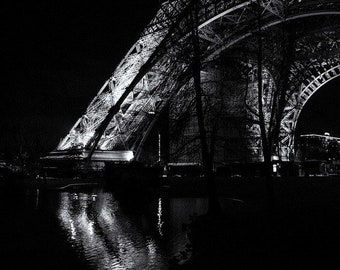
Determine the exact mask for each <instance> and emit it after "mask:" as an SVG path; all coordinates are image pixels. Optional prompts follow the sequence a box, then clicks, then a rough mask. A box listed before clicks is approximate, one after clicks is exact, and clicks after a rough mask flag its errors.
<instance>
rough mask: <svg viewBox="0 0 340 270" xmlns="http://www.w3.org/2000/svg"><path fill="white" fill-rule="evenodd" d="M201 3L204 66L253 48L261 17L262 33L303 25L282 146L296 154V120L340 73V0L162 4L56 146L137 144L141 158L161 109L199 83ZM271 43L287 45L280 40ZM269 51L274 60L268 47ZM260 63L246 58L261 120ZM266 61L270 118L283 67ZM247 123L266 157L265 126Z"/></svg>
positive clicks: (285, 153) (178, 0)
mask: <svg viewBox="0 0 340 270" xmlns="http://www.w3.org/2000/svg"><path fill="white" fill-rule="evenodd" d="M194 8H198V9H197V10H198V13H197V14H198V26H197V27H198V31H199V37H200V49H201V61H202V63H203V65H202V66H203V70H202V72H204V69H205V67H206V66H207V65H211V63H212V62H214V61H218V59H220V58H221V55H227V54H228V52H229V53H230V52H233V51H235V50H237V51H242V49H245V50H246V51H249V48H250V47H251V44H252V43H254V40H256V36H257V35H258V34H259V29H258V21H259V18H260V21H261V25H262V31H263V33H264V34H267V35H268V34H270V33H271V31H272V30H273V29H276V30H274V31H277V29H279V28H280V27H282V26H284V25H290V29H291V28H292V27H291V26H292V25H294V27H293V28H294V29H295V26H296V28H297V29H298V30H296V32H298V33H300V35H301V37H299V38H297V39H296V40H297V42H296V44H297V46H296V47H295V49H294V50H295V53H294V57H293V61H291V64H290V68H289V76H288V79H289V81H288V82H287V84H286V87H287V89H289V91H287V99H286V100H287V102H286V104H285V109H284V113H283V114H282V115H281V116H280V119H279V121H280V122H281V128H280V136H279V138H280V141H279V146H280V152H281V156H282V157H283V159H289V156H290V155H291V154H292V153H294V147H293V146H294V131H295V126H296V122H297V119H298V117H299V114H300V112H301V110H302V108H303V106H304V104H305V103H306V102H307V100H308V98H309V97H310V96H311V95H312V94H313V93H314V92H315V91H317V90H318V89H319V88H320V87H321V86H322V85H323V84H324V83H326V82H328V81H329V80H331V79H333V78H335V77H336V76H339V75H340V53H339V48H340V44H339V43H340V38H339V32H338V30H339V28H338V27H339V25H340V23H339V22H340V2H339V1H337V0H319V1H313V0H289V1H288V0H287V1H282V0H250V1H244V0H234V1H225V0H199V1H191V0H174V1H165V2H163V3H162V4H161V6H160V9H159V11H158V12H157V14H156V16H155V17H154V19H153V20H152V21H151V22H150V23H149V25H148V26H147V27H146V28H145V30H144V31H143V32H142V33H141V35H140V38H139V39H138V41H137V42H136V43H135V44H134V45H133V46H132V47H131V49H130V50H129V51H128V53H127V54H126V56H125V57H124V58H123V60H122V61H121V62H120V64H119V65H118V66H117V68H116V69H115V71H114V72H113V74H112V76H111V77H110V78H109V79H108V80H107V81H106V82H105V83H104V85H103V86H102V88H101V89H100V91H99V92H98V94H97V95H96V97H95V98H94V99H93V100H92V102H91V103H90V105H89V106H88V107H87V110H86V112H85V113H84V114H83V115H82V116H81V117H80V118H79V120H78V121H77V122H76V123H75V125H74V126H73V128H72V129H71V131H70V132H69V134H67V136H66V137H65V138H64V139H63V140H62V141H61V142H60V144H59V145H58V147H57V149H56V150H57V152H58V151H59V152H68V151H69V152H72V150H75V149H80V150H88V151H90V152H89V155H92V153H93V151H94V150H96V151H97V150H98V151H99V150H103V151H108V150H132V151H134V153H135V157H138V156H139V153H140V151H141V148H142V146H143V143H144V141H145V138H146V137H147V136H148V134H149V133H150V130H151V129H152V127H153V125H154V123H155V122H156V121H157V118H158V116H159V114H160V113H161V112H162V111H163V110H164V108H165V107H166V106H167V104H168V103H169V102H170V101H171V100H174V99H175V98H176V97H178V95H181V93H184V92H185V91H189V92H190V89H191V88H192V75H191V63H192V55H193V53H192V43H191V31H192V28H193V27H194V26H193V23H192V16H193V10H194ZM311 22H314V23H311ZM294 31H295V30H294ZM315 37H317V38H315ZM310 38H312V40H309V39H310ZM316 40H318V42H316ZM268 44H269V45H268V46H269V47H274V48H279V47H280V44H279V43H278V42H277V41H275V40H274V39H272V40H270V41H268ZM240 55H242V53H240ZM264 56H265V57H267V59H270V58H271V56H270V55H269V54H267V55H266V52H264ZM253 62H254V57H247V56H244V55H242V57H241V56H240V63H243V64H244V65H245V66H246V67H247V68H248V69H246V70H247V76H248V88H247V93H246V100H245V104H246V105H247V106H245V108H246V110H247V114H248V116H249V118H253V119H254V118H256V117H255V116H254V112H255V111H256V108H257V104H256V92H257V91H256V88H257V81H256V76H254V75H253V74H255V70H256V63H255V64H252V63H253ZM205 63H209V64H207V65H205ZM264 66H265V69H264V71H263V73H264V80H266V83H265V84H264V85H265V87H266V89H265V96H264V101H265V100H267V102H265V104H266V106H265V108H264V112H265V119H270V116H271V114H272V113H273V110H272V107H271V106H272V102H271V100H272V99H273V95H274V93H275V88H276V87H277V82H276V78H277V76H276V74H277V73H279V72H280V71H279V69H278V68H277V66H275V63H270V61H267V62H266V61H264ZM176 100H178V99H176ZM242 105H244V104H242ZM184 106H186V102H185V101H184V100H183V102H181V101H179V104H177V107H178V111H181V108H182V107H184ZM230 106H231V107H232V105H230ZM268 121H269V120H268ZM247 128H248V131H249V132H248V134H250V135H249V137H250V138H252V139H251V140H250V141H251V142H250V148H251V149H257V154H258V155H261V153H260V152H261V151H260V150H259V149H260V148H261V144H260V142H259V138H260V136H259V129H258V126H257V125H256V124H254V123H253V124H251V123H248V124H247ZM91 149H92V150H91Z"/></svg>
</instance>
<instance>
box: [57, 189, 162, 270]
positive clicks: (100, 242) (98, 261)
mask: <svg viewBox="0 0 340 270" xmlns="http://www.w3.org/2000/svg"><path fill="white" fill-rule="evenodd" d="M93 198H95V200H93ZM58 218H59V221H60V224H61V227H62V228H63V229H64V230H65V231H66V233H67V235H68V241H69V242H70V244H71V245H72V246H74V247H75V248H76V250H77V251H78V252H81V253H82V256H85V258H86V260H87V261H89V263H90V265H92V266H94V267H95V268H98V269H128V268H130V269H131V268H133V269H146V268H147V267H149V266H150V267H151V266H152V267H158V266H160V265H163V259H162V257H161V254H160V253H159V252H157V246H156V244H155V241H154V240H153V239H152V238H151V237H145V235H143V234H142V232H141V231H140V230H139V228H137V227H136V226H135V224H134V221H133V220H130V219H129V218H128V217H127V216H125V215H123V214H122V213H120V208H119V205H118V202H117V201H116V200H115V199H114V198H113V197H112V194H110V193H99V194H98V195H97V196H92V195H88V194H84V193H79V194H76V193H74V194H71V193H66V192H64V193H61V194H60V208H59V211H58Z"/></svg>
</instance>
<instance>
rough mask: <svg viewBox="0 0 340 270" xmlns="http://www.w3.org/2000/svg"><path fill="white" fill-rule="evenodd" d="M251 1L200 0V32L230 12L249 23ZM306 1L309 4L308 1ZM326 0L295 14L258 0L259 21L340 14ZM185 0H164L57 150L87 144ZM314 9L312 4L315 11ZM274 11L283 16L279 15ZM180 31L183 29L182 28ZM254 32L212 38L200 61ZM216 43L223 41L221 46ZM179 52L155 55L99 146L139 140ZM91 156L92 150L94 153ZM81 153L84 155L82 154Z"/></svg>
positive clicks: (270, 0)
mask: <svg viewBox="0 0 340 270" xmlns="http://www.w3.org/2000/svg"><path fill="white" fill-rule="evenodd" d="M235 2H236V3H235ZM255 2H257V1H256V0H250V1H249V0H248V1H230V2H229V1H222V0H221V1H217V2H216V1H202V2H201V4H202V5H203V6H202V8H205V10H206V11H207V13H204V14H205V15H204V16H203V15H202V18H200V20H201V21H200V24H199V29H200V31H201V32H202V31H203V32H204V30H207V29H208V27H209V26H210V25H212V24H213V23H216V22H217V21H218V20H219V19H222V18H223V17H225V18H226V17H227V16H229V18H233V16H235V22H234V23H235V25H234V26H235V28H236V29H238V28H237V26H238V25H237V24H238V23H241V22H242V23H246V22H247V21H246V19H247V18H245V17H244V15H243V14H244V12H248V14H249V9H251V5H252V4H254V3H255ZM297 2H298V3H300V2H301V1H299V0H298V1H290V2H289V6H290V7H293V6H294V4H296V3H297ZM304 2H306V4H308V3H307V1H304ZM328 2H329V1H324V3H325V4H326V5H325V7H326V8H325V10H322V5H317V6H316V5H315V7H314V6H307V9H306V10H303V9H302V10H301V11H300V10H298V12H299V13H298V14H297V13H294V14H297V15H293V16H291V17H288V18H282V1H278V0H264V1H261V2H260V3H261V5H262V7H263V8H264V12H266V14H268V15H270V16H271V20H269V23H268V24H266V25H264V26H263V29H267V28H270V27H272V26H275V25H278V24H280V23H282V22H286V21H291V20H296V19H300V18H305V17H310V16H318V15H340V11H339V10H333V11H330V10H327V8H328V7H327V4H328ZM188 3H189V1H171V3H170V2H164V3H163V4H162V8H161V9H160V10H159V11H158V13H157V14H156V16H155V18H154V19H153V20H152V21H151V23H150V24H149V25H148V26H147V27H146V29H145V30H144V31H143V33H142V35H141V36H140V38H139V40H138V41H137V42H136V43H135V44H134V45H133V46H132V47H131V48H130V50H129V51H128V53H127V54H126V56H125V57H124V58H123V59H122V61H121V62H120V64H119V65H118V66H117V68H116V69H115V71H114V72H113V74H112V76H111V77H110V78H109V79H108V80H107V81H106V82H105V83H104V85H103V86H102V87H101V89H100V90H99V92H98V94H97V96H96V97H95V98H94V99H93V100H92V102H91V103H90V105H89V106H88V108H87V110H86V113H85V114H84V115H83V116H82V117H81V118H80V119H79V120H78V121H77V122H76V124H75V125H74V126H73V128H72V129H71V131H70V132H69V134H68V135H67V136H66V137H65V138H64V139H63V140H62V141H61V142H60V144H59V145H58V147H57V150H59V151H61V150H71V149H81V148H84V147H86V146H87V144H88V143H89V141H90V140H91V139H92V138H93V136H94V135H95V132H96V130H97V128H98V127H99V125H100V124H101V123H102V121H103V120H104V119H105V117H106V115H107V113H108V111H109V110H110V108H111V107H112V106H113V105H114V104H115V103H116V101H117V100H118V99H119V98H120V97H121V96H122V94H123V93H124V92H125V90H126V88H127V87H128V86H129V85H130V84H131V82H132V80H133V79H134V78H135V77H136V75H137V74H138V72H139V71H140V69H141V68H142V67H143V65H144V64H145V63H146V62H147V61H148V59H150V57H151V56H152V55H153V53H154V52H155V51H156V48H158V47H159V46H160V44H161V41H162V40H164V39H165V38H166V37H167V34H168V33H169V31H170V29H171V25H173V23H174V21H175V19H176V18H177V16H178V14H180V13H181V12H182V11H183V10H184V9H185V8H186V5H187V4H188ZM300 6H301V5H300V4H299V5H298V7H299V8H300ZM313 8H315V10H314V11H313ZM277 16H278V17H279V18H281V19H277V18H278V17H277ZM184 20H185V19H184ZM244 20H245V21H244ZM184 31H187V30H186V29H185V30H184ZM203 32H202V33H203ZM206 32H207V31H206ZM212 34H214V33H212ZM252 34H253V33H242V34H241V35H238V36H236V37H235V38H230V37H231V36H230V33H229V34H228V35H225V36H224V37H223V39H222V40H220V41H219V42H215V43H214V44H215V45H214V46H212V48H210V50H211V53H210V55H209V56H208V57H207V58H206V59H204V60H209V59H212V58H213V57H214V56H216V55H217V54H219V53H221V52H222V51H223V50H225V49H227V48H229V47H230V46H232V45H234V44H236V43H238V42H240V41H242V40H244V39H246V38H247V37H249V36H251V35H252ZM188 37H189V34H187V33H184V36H182V37H180V40H179V41H178V44H180V45H183V46H185V44H186V43H188V41H187V40H186V39H187V38H188ZM206 38H207V39H209V38H210V37H208V36H207V37H206ZM218 39H220V37H219V35H217V33H216V37H215V40H218ZM216 44H217V45H216ZM218 44H222V46H221V45H218ZM178 52H179V50H176V49H175V48H172V49H167V53H164V55H162V57H161V60H159V62H158V63H156V64H155V65H154V66H153V67H152V68H151V69H150V70H149V71H148V72H147V74H146V75H145V76H144V77H143V79H142V80H141V81H140V82H139V83H138V84H137V86H136V87H135V88H134V90H133V93H131V94H130V95H129V96H128V98H127V99H126V100H125V102H124V103H123V105H122V108H123V107H124V110H121V111H120V112H119V115H118V114H117V116H116V117H114V118H113V120H112V121H111V123H110V124H109V126H108V127H107V129H106V131H105V133H104V135H103V136H102V138H101V139H100V141H99V144H98V149H101V150H105V151H109V150H114V149H121V148H122V147H120V148H115V147H117V146H124V149H129V150H135V149H136V148H133V147H132V146H134V147H135V144H134V142H135V141H136V140H138V139H139V137H140V134H147V132H146V130H147V125H148V123H149V124H150V123H152V121H153V119H155V118H154V117H156V115H157V112H158V111H160V110H161V109H162V106H159V107H157V106H156V104H159V101H161V102H163V103H166V101H167V99H168V98H169V96H170V93H171V91H174V89H175V83H176V79H177V77H176V76H177V74H175V72H180V71H179V70H178V69H176V65H177V64H176V61H174V58H176V57H177V54H178ZM176 60H177V59H176ZM182 72H183V71H182ZM174 74H175V75H174ZM159 86H162V88H161V89H159V88H158V87H159ZM151 93H152V94H151ZM150 119H151V120H150ZM159 148H160V147H159ZM95 155H96V153H95V154H94V156H95ZM159 156H160V153H159ZM80 158H83V156H81V157H80ZM96 158H97V159H100V158H102V159H103V158H104V156H103V155H102V154H101V153H97V157H96ZM105 158H106V157H105ZM112 158H113V159H115V158H116V159H117V160H124V161H131V160H132V159H133V158H134V155H133V152H131V153H128V154H127V155H121V156H120V157H118V156H117V155H116V156H113V157H112Z"/></svg>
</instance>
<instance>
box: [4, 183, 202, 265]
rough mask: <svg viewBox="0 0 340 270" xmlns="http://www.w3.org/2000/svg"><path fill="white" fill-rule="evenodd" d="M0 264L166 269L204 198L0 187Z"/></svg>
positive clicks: (181, 245)
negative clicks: (12, 190) (151, 196)
mask: <svg viewBox="0 0 340 270" xmlns="http://www.w3.org/2000/svg"><path fill="white" fill-rule="evenodd" d="M0 195H1V196H0V215H1V225H0V258H1V261H0V269H28V268H34V269H167V268H168V265H169V260H170V259H171V258H173V257H174V256H176V255H178V254H179V253H180V252H181V251H183V250H184V249H185V246H186V244H187V243H188V240H187V238H186V231H185V230H183V223H189V222H190V216H192V215H195V214H202V213H205V212H206V208H207V200H206V199H204V198H164V197H163V198H162V197H154V198H150V197H147V196H136V195H130V196H120V197H117V196H115V195H113V194H112V193H110V192H105V191H103V190H101V189H98V190H91V191H87V192H84V191H79V192H55V191H54V192H51V191H43V190H39V189H37V190H25V191H21V192H18V191H16V192H5V191H3V190H1V191H0Z"/></svg>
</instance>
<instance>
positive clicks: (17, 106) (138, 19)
mask: <svg viewBox="0 0 340 270" xmlns="http://www.w3.org/2000/svg"><path fill="white" fill-rule="evenodd" d="M27 2H28V1H26V3H14V1H13V3H11V2H10V1H7V2H6V4H5V5H3V6H2V8H1V11H0V12H1V14H0V15H1V16H0V17H1V33H2V37H1V40H2V46H1V62H2V66H3V67H4V71H3V72H2V76H1V78H2V83H1V92H0V112H1V119H0V130H1V132H0V152H2V151H8V149H13V148H17V147H18V144H25V145H28V146H27V148H29V147H31V146H30V145H34V147H37V148H38V150H39V151H49V150H52V149H53V148H54V147H56V145H57V144H58V141H59V139H60V138H61V137H64V136H65V135H66V134H67V132H68V131H69V130H70V129H71V127H72V126H73V124H74V123H75V121H76V120H77V119H78V118H79V117H80V116H81V114H82V113H83V112H84V111H85V109H86V107H87V105H88V104H89V102H90V101H91V100H92V98H93V97H94V96H95V94H96V93H97V92H98V90H99V89H100V87H101V86H102V84H103V83H104V81H105V80H106V79H107V78H108V77H109V76H110V75H111V73H112V72H113V71H114V68H115V67H116V65H117V64H118V63H119V62H120V60H121V59H122V57H123V56H124V55H125V53H126V52H127V51H128V50H129V48H130V47H131V46H132V45H133V43H134V42H135V41H136V40H137V38H138V36H139V34H140V32H141V31H142V30H143V28H144V27H145V26H146V25H147V23H148V22H149V21H150V20H151V19H152V17H153V16H154V14H155V13H156V11H157V6H158V3H159V0H147V1H141V0H124V1H110V3H109V4H108V3H104V2H101V1H90V2H89V3H86V1H82V2H78V3H77V4H76V3H75V2H73V4H70V1H29V2H30V3H27ZM339 85H340V80H339V79H338V80H336V81H334V82H333V83H330V84H329V86H328V87H325V91H319V92H320V93H317V94H315V96H314V97H313V98H312V99H311V100H310V102H309V104H308V106H306V109H305V110H304V111H303V113H302V116H301V120H300V122H299V124H300V123H301V128H300V129H299V132H301V133H304V132H305V131H306V132H307V131H308V132H321V133H323V132H324V131H329V132H331V134H333V135H337V136H340V127H339V126H340V125H339V115H340V114H339V113H338V111H339V109H338V108H340V98H339V97H340V94H339V92H340V89H339ZM319 94H320V95H319ZM334 95H335V97H336V98H334ZM311 113H313V114H311ZM22 140H24V143H23V142H22ZM20 142H21V143H20ZM25 147H26V146H25ZM32 147H33V146H32Z"/></svg>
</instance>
